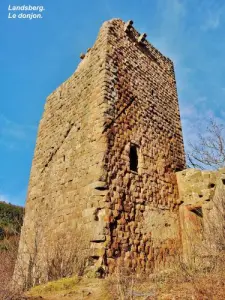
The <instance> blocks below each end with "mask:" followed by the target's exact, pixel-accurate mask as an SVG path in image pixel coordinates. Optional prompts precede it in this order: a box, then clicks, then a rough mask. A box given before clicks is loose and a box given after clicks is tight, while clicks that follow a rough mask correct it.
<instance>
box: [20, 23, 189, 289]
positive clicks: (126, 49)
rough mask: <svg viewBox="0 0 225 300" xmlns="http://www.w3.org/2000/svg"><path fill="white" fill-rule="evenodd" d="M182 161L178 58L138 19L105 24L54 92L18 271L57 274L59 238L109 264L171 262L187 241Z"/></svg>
mask: <svg viewBox="0 0 225 300" xmlns="http://www.w3.org/2000/svg"><path fill="white" fill-rule="evenodd" d="M184 165H185V159H184V149H183V140H182V131H181V124H180V115H179V107H178V99H177V91H176V82H175V75H174V68H173V63H172V61H171V60H170V59H168V58H166V57H165V56H163V55H162V54H161V53H160V52H159V51H158V50H157V49H155V48H154V47H153V46H152V45H151V44H150V43H149V42H148V41H147V40H146V36H145V35H144V34H142V35H140V34H139V33H138V32H137V31H136V30H135V29H134V27H133V26H132V22H129V23H126V24H125V23H124V22H123V21H121V20H119V19H113V20H111V21H108V22H105V23H104V24H103V26H102V27H101V29H100V32H99V35H98V38H97V40H96V42H95V44H94V46H93V47H92V48H91V49H90V50H88V52H87V53H86V55H85V57H84V58H83V60H82V61H81V63H80V64H79V66H78V68H77V70H76V72H75V73H74V74H73V75H72V76H71V77H70V78H69V79H68V80H66V81H65V82H64V83H63V84H62V85H61V86H60V87H59V88H57V89H56V90H55V91H54V92H53V93H52V94H51V95H50V96H49V97H48V98H47V102H46V105H45V111H44V114H43V118H42V120H41V122H40V126H39V131H38V137H37V144H36V149H35V154H34V159H33V164H32V169H31V176H30V183H29V190H28V196H27V202H26V213H25V219H24V225H23V228H22V233H21V240H20V245H19V254H18V259H17V264H16V268H15V273H14V278H16V280H17V281H18V282H20V284H22V285H23V286H29V285H34V284H38V283H40V282H43V281H47V280H49V278H50V277H49V272H50V265H51V263H52V262H54V259H56V258H55V255H56V254H55V252H54V249H56V246H57V244H58V243H59V240H60V239H61V238H62V239H63V246H64V249H69V248H70V245H71V243H73V242H74V241H76V239H77V241H78V240H79V248H80V250H81V253H84V252H82V251H88V256H89V257H90V260H89V263H90V264H93V265H95V266H96V265H97V266H99V267H100V266H101V268H102V269H103V270H104V271H105V272H113V270H114V268H115V266H116V264H117V263H119V262H121V261H122V260H123V261H124V262H125V264H126V266H127V267H129V268H132V269H135V270H138V269H143V270H154V269H158V268H164V267H165V266H169V265H170V264H171V263H173V261H174V258H175V256H176V252H177V250H178V248H179V242H180V239H179V225H178V214H177V208H178V205H179V201H178V190H177V183H176V176H175V171H177V170H182V169H183V168H184ZM80 236H81V237H82V238H80ZM78 237H79V238H78ZM57 255H59V254H57ZM62 255H65V250H64V251H63V254H62ZM60 266H61V267H62V264H61V265H60Z"/></svg>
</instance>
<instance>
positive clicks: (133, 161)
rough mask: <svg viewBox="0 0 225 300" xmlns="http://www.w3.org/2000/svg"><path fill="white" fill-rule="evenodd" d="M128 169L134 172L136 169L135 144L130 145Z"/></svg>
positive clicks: (136, 155)
mask: <svg viewBox="0 0 225 300" xmlns="http://www.w3.org/2000/svg"><path fill="white" fill-rule="evenodd" d="M130 170H131V171H134V172H137V171H138V154H137V147H136V146H135V145H131V146H130Z"/></svg>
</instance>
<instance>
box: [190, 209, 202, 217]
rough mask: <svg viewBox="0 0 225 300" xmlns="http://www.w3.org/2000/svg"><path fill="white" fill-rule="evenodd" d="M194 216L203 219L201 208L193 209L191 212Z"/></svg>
mask: <svg viewBox="0 0 225 300" xmlns="http://www.w3.org/2000/svg"><path fill="white" fill-rule="evenodd" d="M191 211H192V212H193V213H194V214H196V215H197V216H199V217H201V218H202V217H203V212H202V208H201V207H196V208H193V209H192V210H191Z"/></svg>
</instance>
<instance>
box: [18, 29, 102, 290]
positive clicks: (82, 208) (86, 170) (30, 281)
mask: <svg viewBox="0 0 225 300" xmlns="http://www.w3.org/2000/svg"><path fill="white" fill-rule="evenodd" d="M106 51H107V24H104V25H103V26H102V28H101V30H100V33H99V35H98V38H97V40H96V42H95V44H94V46H93V47H92V49H90V51H89V52H88V53H87V54H86V56H85V59H84V60H82V61H81V63H80V64H79V66H78V68H77V70H76V72H75V73H74V74H73V75H72V76H71V77H70V78H69V79H68V80H66V81H65V82H64V83H63V84H62V85H61V86H60V87H59V88H57V89H56V90H55V91H54V92H53V93H52V94H51V95H50V96H49V97H48V98H47V101H46V105H45V110H44V114H43V118H42V120H41V121H40V125H39V130H38V136H37V143H36V148H35V153H34V158H33V163H32V169H31V175H30V182H29V189H28V195H27V202H26V212H25V219H24V224H23V228H22V233H21V240H20V245H19V252H18V259H17V264H16V268H15V272H14V279H15V281H17V282H19V284H20V285H22V286H25V287H27V286H32V285H34V284H37V283H40V282H43V281H47V280H49V279H51V276H52V274H50V273H52V272H53V271H52V270H50V269H51V268H54V267H53V266H52V265H53V264H54V259H57V258H55V255H58V256H63V255H65V253H66V251H68V252H71V253H68V256H70V255H72V251H73V248H74V243H75V244H79V251H78V252H79V253H75V254H76V255H80V254H82V252H84V251H86V250H87V249H86V248H89V247H90V245H89V244H88V245H87V240H88V242H89V241H90V240H93V241H98V240H103V232H102V229H103V226H102V223H101V220H99V222H95V217H94V214H95V211H96V208H97V207H99V206H101V205H102V202H101V201H102V199H103V197H104V193H105V192H104V191H99V190H96V189H95V187H96V186H98V185H101V182H99V180H101V176H102V175H103V174H104V170H103V157H104V153H105V151H106V148H107V147H106V138H105V137H104V135H103V134H102V131H103V124H104V111H105V103H104V89H105V83H104V80H105V73H106V70H105V57H106ZM59 243H60V246H59V245H58V244H59ZM57 247H58V248H60V247H61V249H57ZM57 251H58V252H61V253H58V254H56V253H55V252H57ZM79 259H81V257H79ZM65 263H70V262H65ZM55 272H58V271H56V270H55ZM67 275H68V274H67Z"/></svg>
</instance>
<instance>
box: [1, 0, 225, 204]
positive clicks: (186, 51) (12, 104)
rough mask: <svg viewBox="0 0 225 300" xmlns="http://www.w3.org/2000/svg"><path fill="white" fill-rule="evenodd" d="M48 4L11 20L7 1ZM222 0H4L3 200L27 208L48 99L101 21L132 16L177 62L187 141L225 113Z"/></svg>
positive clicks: (224, 10) (224, 4)
mask: <svg viewBox="0 0 225 300" xmlns="http://www.w3.org/2000/svg"><path fill="white" fill-rule="evenodd" d="M9 4H10V5H11V6H12V5H23V4H25V5H43V6H44V7H45V11H44V12H43V18H42V19H36V20H29V19H27V20H25V19H13V20H12V19H8V5H9ZM224 16H225V2H224V1H223V0H204V1H203V0H129V1H128V0H86V1H78V0H54V1H52V0H42V1H41V0H37V1H35V0H29V1H28V0H24V1H16V0H1V3H0V66H1V67H0V82H1V98H0V158H1V159H0V200H6V201H9V202H11V203H14V204H20V205H24V203H25V198H26V191H27V186H28V181H29V173H30V167H31V162H32V157H33V152H34V147H35V139H36V133H37V127H38V123H39V120H40V118H41V115H42V112H43V107H44V103H45V99H46V97H47V96H48V95H49V94H50V93H51V92H52V91H53V90H54V89H55V88H56V87H57V86H59V85H60V84H61V83H62V82H63V81H64V80H66V79H67V78H68V77H69V76H70V75H71V74H72V73H73V72H74V71H75V69H76V66H77V64H78V63H79V61H80V58H79V55H80V53H81V52H85V51H86V50H87V48H89V47H91V46H92V44H93V43H94V41H95V39H96V36H97V33H98V31H99V28H100V26H101V24H102V23H103V21H105V20H108V19H111V18H122V19H123V20H125V21H126V20H129V19H132V20H134V26H135V28H136V29H137V30H139V32H146V33H147V34H148V40H149V41H150V42H151V43H152V44H153V45H154V46H156V47H157V48H158V49H159V50H160V51H161V52H162V53H163V54H164V55H166V56H168V57H170V58H171V59H172V60H173V61H174V64H175V71H176V79H177V87H178V96H179V101H180V111H181V118H182V125H183V134H184V140H185V143H186V145H187V141H188V140H193V139H195V136H196V129H201V128H203V125H204V122H205V121H206V120H207V119H208V118H210V117H212V116H213V117H214V118H216V119H217V120H218V121H219V122H223V120H224V117H225V107H224V96H225V79H224V78H225V76H224V75H225V74H224V70H225V59H224V58H225V17H224Z"/></svg>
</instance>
